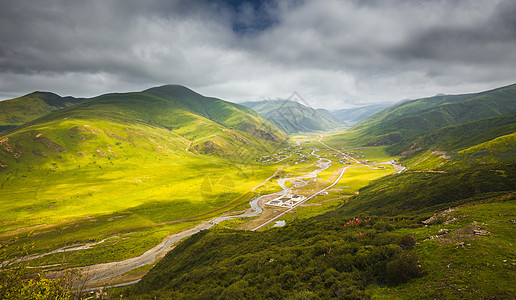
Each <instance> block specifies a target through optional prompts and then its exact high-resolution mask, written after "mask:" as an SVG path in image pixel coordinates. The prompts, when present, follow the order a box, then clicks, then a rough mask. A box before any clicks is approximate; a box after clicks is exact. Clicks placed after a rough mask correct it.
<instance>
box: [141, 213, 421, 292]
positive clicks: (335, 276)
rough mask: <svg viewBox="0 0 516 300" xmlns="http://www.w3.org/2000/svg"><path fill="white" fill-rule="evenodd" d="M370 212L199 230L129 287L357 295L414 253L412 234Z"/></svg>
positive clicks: (386, 280)
mask: <svg viewBox="0 0 516 300" xmlns="http://www.w3.org/2000/svg"><path fill="white" fill-rule="evenodd" d="M363 219H365V218H363ZM354 220H356V219H354ZM369 220H370V221H368V222H356V221H354V224H355V225H354V226H349V225H346V224H347V223H348V222H349V220H327V221H313V220H312V221H303V222H300V223H294V224H293V225H291V226H287V227H285V228H281V229H277V230H269V231H266V232H253V233H244V232H240V231H227V230H213V231H203V232H201V233H199V234H197V235H194V236H192V237H191V238H190V239H188V240H186V241H185V242H184V243H182V244H181V245H179V246H178V247H176V249H174V250H173V251H172V252H171V253H169V254H168V255H167V256H166V257H165V258H164V259H163V260H162V261H161V262H160V263H159V264H158V265H157V266H156V267H155V268H154V269H153V270H151V271H150V272H149V274H148V275H147V276H145V277H144V278H143V279H142V281H141V282H140V283H139V284H138V285H137V286H136V287H134V288H133V289H132V291H131V292H132V293H136V294H138V295H139V296H138V297H144V298H147V297H150V298H151V297H155V296H156V297H158V299H159V298H160V297H162V298H170V297H172V298H178V299H245V298H251V299H262V298H272V299H283V298H287V297H290V298H291V299H328V298H363V297H365V294H364V290H365V287H366V286H367V285H368V284H370V283H379V284H387V283H389V284H398V283H400V282H397V281H394V280H391V279H390V278H391V277H392V276H391V275H389V272H390V271H389V270H392V272H399V271H400V270H404V268H406V267H405V264H404V263H405V260H406V259H405V257H415V255H414V254H408V253H409V252H408V251H409V249H411V248H412V247H413V246H414V240H413V238H412V236H411V235H408V236H402V235H397V234H393V233H391V232H389V231H388V230H387V229H389V228H392V227H393V226H392V225H391V224H390V223H389V222H391V221H379V220H375V219H369ZM345 225H346V226H345ZM407 255H408V256H407ZM415 261H416V262H417V258H416V260H415ZM396 274H397V273H396ZM418 274H419V272H416V273H410V272H405V273H404V276H405V277H403V278H404V280H408V279H410V278H412V277H415V276H418ZM135 296H136V295H135Z"/></svg>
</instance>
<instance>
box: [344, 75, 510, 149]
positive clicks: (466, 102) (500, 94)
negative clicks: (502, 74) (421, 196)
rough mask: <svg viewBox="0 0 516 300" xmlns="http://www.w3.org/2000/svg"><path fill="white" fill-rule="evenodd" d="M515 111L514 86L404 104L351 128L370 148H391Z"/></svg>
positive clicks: (436, 97) (388, 109)
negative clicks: (382, 146) (431, 133)
mask: <svg viewBox="0 0 516 300" xmlns="http://www.w3.org/2000/svg"><path fill="white" fill-rule="evenodd" d="M515 111H516V85H510V86H507V87H502V88H498V89H495V90H491V91H486V92H482V93H476V94H465V95H443V96H435V97H430V98H423V99H418V100H413V101H408V102H404V103H401V104H398V105H395V106H393V107H390V108H387V109H386V110H384V111H382V112H380V113H378V114H376V115H374V116H371V117H370V118H368V119H366V120H364V121H362V122H360V123H359V124H357V125H356V126H355V127H354V130H355V131H356V132H357V135H358V136H359V139H360V140H362V141H363V142H368V143H369V144H371V145H380V144H394V143H398V142H400V141H403V140H405V139H409V138H411V137H414V136H417V135H421V134H424V133H425V132H428V131H432V130H435V129H439V128H442V127H446V126H450V125H457V124H462V123H467V122H471V121H476V120H481V119H485V118H489V117H494V116H499V115H503V114H509V113H512V112H515Z"/></svg>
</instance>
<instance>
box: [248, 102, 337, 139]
mask: <svg viewBox="0 0 516 300" xmlns="http://www.w3.org/2000/svg"><path fill="white" fill-rule="evenodd" d="M242 105H245V106H247V107H250V108H252V109H254V110H255V111H256V112H258V113H259V114H260V115H262V116H263V117H264V118H265V119H267V120H269V121H270V122H271V123H272V124H274V125H276V126H277V127H278V128H280V129H281V130H283V131H284V132H287V133H296V132H309V131H319V130H329V129H334V128H336V127H339V126H342V124H341V122H340V121H339V120H338V119H336V118H335V117H334V116H333V115H332V114H331V113H330V112H329V111H327V110H324V109H313V108H310V107H307V106H305V105H303V104H301V103H299V102H296V101H292V100H265V101H256V102H246V103H242Z"/></svg>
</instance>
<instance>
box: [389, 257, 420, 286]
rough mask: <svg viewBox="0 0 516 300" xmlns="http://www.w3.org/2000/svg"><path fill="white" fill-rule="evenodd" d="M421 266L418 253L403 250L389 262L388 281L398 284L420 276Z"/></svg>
mask: <svg viewBox="0 0 516 300" xmlns="http://www.w3.org/2000/svg"><path fill="white" fill-rule="evenodd" d="M419 274H420V266H419V263H418V257H417V255H416V254H414V253H411V252H407V251H403V252H402V253H400V254H398V255H397V256H396V258H395V259H394V260H392V261H390V262H388V263H387V283H388V284H390V285H398V284H401V283H405V282H407V281H409V280H410V279H412V278H416V277H418V276H419Z"/></svg>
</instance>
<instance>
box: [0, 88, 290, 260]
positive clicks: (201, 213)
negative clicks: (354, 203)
mask: <svg viewBox="0 0 516 300" xmlns="http://www.w3.org/2000/svg"><path fill="white" fill-rule="evenodd" d="M180 96H181V97H183V98H181V97H180ZM187 100H191V101H187ZM269 127H270V124H268V123H267V122H266V121H265V120H264V119H263V118H261V117H260V116H259V115H257V114H256V113H255V112H252V111H250V110H249V109H248V108H246V107H243V106H240V105H237V104H231V103H228V102H225V101H222V100H218V99H211V98H205V97H203V96H201V95H198V94H195V93H194V92H192V91H189V90H187V89H185V88H182V87H170V86H166V87H162V88H157V89H153V90H149V91H146V92H143V93H126V94H108V95H103V96H100V97H97V98H94V99H92V100H89V101H86V102H84V103H82V104H79V105H75V106H73V107H70V108H67V109H63V110H60V111H57V112H54V113H52V114H50V115H46V116H44V117H42V118H39V119H38V120H36V121H33V122H31V123H28V124H26V125H24V126H21V127H20V128H18V129H17V130H15V131H12V132H9V133H7V134H4V135H3V136H1V137H0V191H1V192H0V203H2V205H1V206H0V221H1V223H0V242H4V241H8V240H9V239H11V238H12V237H13V236H15V235H25V234H27V233H29V232H31V231H34V234H32V235H31V236H29V237H24V238H21V239H20V240H19V241H18V242H17V243H16V245H19V244H30V243H32V242H35V247H34V252H35V253H42V252H45V251H49V250H53V249H56V248H59V247H63V246H68V245H70V244H75V243H86V242H88V241H99V240H102V239H104V238H107V237H111V236H114V235H117V234H120V233H131V234H132V235H135V236H134V238H130V239H123V240H122V241H120V242H119V243H117V245H116V247H122V248H116V247H115V250H116V251H112V252H109V251H108V250H106V249H108V248H106V247H103V246H98V247H95V248H94V249H93V250H91V251H79V252H77V253H74V254H73V256H71V262H70V264H72V265H77V264H81V263H95V262H103V261H109V260H118V259H122V258H126V257H128V256H132V255H137V254H141V253H143V251H145V250H146V249H149V248H151V247H153V246H154V245H155V244H157V242H159V240H161V239H163V238H164V237H165V236H166V235H168V234H170V233H171V232H176V231H178V230H180V229H184V228H186V227H185V226H193V225H194V224H196V223H198V222H199V221H202V220H208V219H210V218H213V217H214V216H217V215H220V214H221V213H224V212H227V211H230V210H233V209H235V208H239V209H240V208H241V207H242V206H245V205H248V204H247V203H248V201H249V200H250V199H251V197H252V196H253V195H254V194H253V193H251V189H252V188H253V187H255V186H257V185H258V184H260V183H262V182H263V181H264V180H265V179H266V178H267V177H269V176H270V175H271V174H272V173H274V171H275V170H276V169H277V166H275V165H264V164H259V163H254V162H253V160H254V159H255V158H257V157H259V156H261V155H263V154H264V153H270V152H272V151H274V150H276V149H278V148H282V147H284V146H285V145H286V143H285V140H284V135H283V134H282V133H280V132H279V131H277V129H272V128H269ZM264 188H267V187H264ZM118 216H123V218H120V219H117V218H115V219H114V220H113V221H106V220H107V219H109V218H112V217H118ZM178 221H179V222H182V223H183V224H172V223H170V222H178ZM166 223H168V225H167V224H166ZM187 224H188V225H187ZM137 236H140V237H139V238H137ZM138 239H140V240H141V242H137V240H138ZM106 245H108V244H107V243H106ZM117 249H118V250H120V251H118V250H117ZM123 249H131V251H123ZM83 252H84V253H83ZM48 259H49V258H45V259H41V260H40V261H39V263H50V262H49V261H48Z"/></svg>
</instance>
